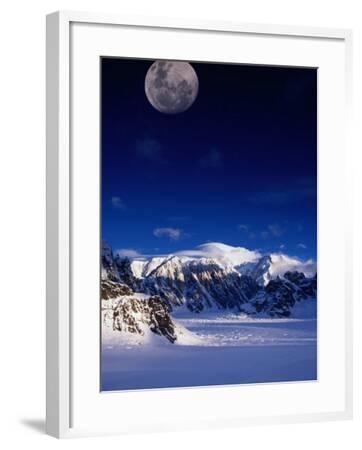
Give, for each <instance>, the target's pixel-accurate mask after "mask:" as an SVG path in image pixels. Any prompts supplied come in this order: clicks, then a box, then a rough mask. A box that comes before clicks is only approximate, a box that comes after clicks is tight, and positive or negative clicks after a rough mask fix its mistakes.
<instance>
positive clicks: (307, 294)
mask: <svg viewBox="0 0 362 450" xmlns="http://www.w3.org/2000/svg"><path fill="white" fill-rule="evenodd" d="M101 283H102V286H101V287H102V308H103V309H104V310H107V311H108V312H107V314H108V315H107V314H106V315H105V317H107V318H108V319H107V323H111V322H112V324H113V325H112V326H113V327H115V329H118V330H119V331H121V330H125V329H127V330H128V331H132V330H133V331H132V332H135V333H143V332H144V330H145V326H146V328H147V329H150V330H151V331H153V332H154V333H156V334H159V335H162V336H164V337H166V338H167V339H168V340H169V341H171V342H173V340H174V341H175V340H177V333H176V332H175V331H174V332H171V329H175V326H174V324H173V322H172V314H173V312H172V311H174V312H177V311H179V310H185V311H190V312H191V313H201V312H204V311H208V312H212V311H220V310H225V311H232V312H234V313H245V314H248V315H252V316H255V315H263V316H269V317H289V316H295V315H296V314H304V312H305V311H308V314H309V315H312V316H313V315H314V316H315V315H316V296H317V277H316V270H315V264H314V263H313V262H312V261H307V262H303V261H300V260H298V259H296V258H291V257H289V256H287V255H278V254H271V255H261V254H260V253H258V252H253V251H250V250H247V249H244V248H242V247H231V246H227V245H224V244H219V243H214V244H205V245H203V246H200V247H199V248H198V249H197V250H196V251H194V252H184V253H181V252H180V253H178V254H175V255H168V256H158V257H151V258H142V259H141V258H134V259H133V260H132V261H130V260H129V259H128V258H122V257H120V256H117V255H114V254H113V251H112V249H111V248H110V247H109V245H107V244H106V243H104V244H103V249H102V282H101ZM155 311H159V312H160V315H159V319H157V320H158V323H159V325H157V326H154V325H153V322H152V320H151V317H156V316H155V314H156V312H155ZM110 314H111V315H112V317H113V318H112V321H111V319H110ZM156 315H157V314H156ZM161 316H163V317H164V318H165V321H164V322H163V319H162V320H161V319H160V317H161ZM115 317H117V320H116V319H115ZM120 321H121V322H122V323H123V325H122V323H121V322H120ZM115 324H116V325H115ZM117 324H118V325H117ZM162 324H163V325H162ZM167 330H168V331H167Z"/></svg>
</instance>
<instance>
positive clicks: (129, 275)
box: [114, 256, 137, 290]
mask: <svg viewBox="0 0 362 450" xmlns="http://www.w3.org/2000/svg"><path fill="white" fill-rule="evenodd" d="M114 264H115V267H116V270H117V273H118V276H119V279H120V280H122V282H123V283H125V284H126V285H127V286H129V287H130V288H131V289H134V290H136V289H137V281H136V278H135V276H134V275H133V272H132V269H131V262H130V260H129V259H128V258H120V257H119V256H116V258H115V259H114Z"/></svg>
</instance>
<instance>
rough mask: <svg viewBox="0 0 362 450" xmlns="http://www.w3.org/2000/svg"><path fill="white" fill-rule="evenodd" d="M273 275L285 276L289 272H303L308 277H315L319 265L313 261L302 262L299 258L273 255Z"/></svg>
mask: <svg viewBox="0 0 362 450" xmlns="http://www.w3.org/2000/svg"><path fill="white" fill-rule="evenodd" d="M271 258H272V267H271V271H270V273H271V275H272V276H273V277H276V276H278V275H280V276H283V275H284V274H285V272H288V271H298V272H303V273H304V275H305V276H306V277H313V276H314V275H315V274H316V271H317V264H316V263H315V261H313V260H312V259H309V260H308V261H301V260H300V259H299V258H296V257H290V256H287V255H282V254H272V255H271Z"/></svg>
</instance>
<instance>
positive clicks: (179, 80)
mask: <svg viewBox="0 0 362 450" xmlns="http://www.w3.org/2000/svg"><path fill="white" fill-rule="evenodd" d="M198 91H199V80H198V78H197V74H196V72H195V70H194V69H193V67H192V66H191V65H190V64H189V63H187V62H182V61H155V62H154V63H153V64H152V66H151V67H150V68H149V69H148V72H147V75H146V79H145V92H146V96H147V99H148V101H149V102H150V103H151V105H152V106H153V107H154V108H156V109H157V110H158V111H160V112H162V113H166V114H178V113H181V112H183V111H186V110H187V109H189V108H190V106H191V105H192V104H193V103H194V101H195V99H196V97H197V94H198Z"/></svg>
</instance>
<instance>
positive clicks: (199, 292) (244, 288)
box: [142, 256, 258, 312]
mask: <svg viewBox="0 0 362 450" xmlns="http://www.w3.org/2000/svg"><path fill="white" fill-rule="evenodd" d="M142 289H143V291H144V292H148V293H150V294H158V295H160V296H161V297H162V298H164V299H165V300H167V302H168V303H169V304H170V306H171V307H172V306H178V305H182V304H183V303H186V306H187V307H188V309H189V310H191V311H194V312H200V311H202V310H204V309H208V308H211V307H217V308H219V309H237V310H239V311H241V305H242V304H243V303H245V302H247V301H248V300H249V299H250V298H251V297H252V296H253V295H255V293H256V292H257V290H258V286H257V284H256V283H255V282H254V281H253V280H252V279H251V278H250V277H248V276H243V275H240V274H239V273H238V272H236V271H235V270H232V269H226V268H223V267H220V265H218V264H217V263H215V261H213V260H212V259H206V258H205V259H202V260H198V261H193V260H191V261H188V262H183V261H181V260H180V258H178V257H176V256H174V257H171V258H170V259H168V260H166V261H165V262H164V263H163V264H161V265H160V266H159V267H157V268H156V269H154V270H153V271H152V272H151V273H150V274H149V275H148V276H147V277H146V278H145V279H144V280H143V283H142Z"/></svg>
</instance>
